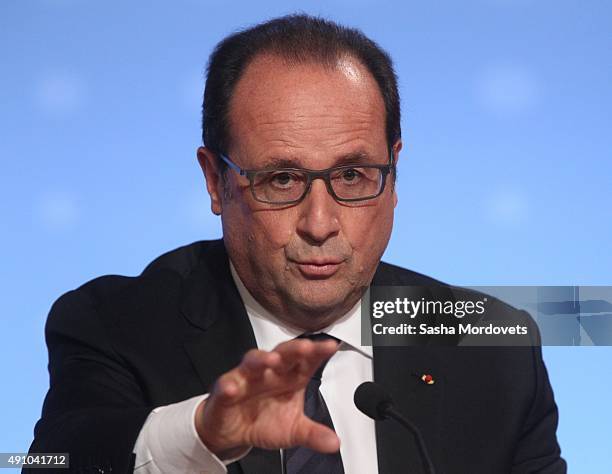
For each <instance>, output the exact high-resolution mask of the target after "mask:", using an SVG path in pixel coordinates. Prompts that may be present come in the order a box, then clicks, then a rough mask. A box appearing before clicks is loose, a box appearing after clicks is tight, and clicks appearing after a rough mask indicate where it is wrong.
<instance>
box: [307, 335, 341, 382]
mask: <svg viewBox="0 0 612 474" xmlns="http://www.w3.org/2000/svg"><path fill="white" fill-rule="evenodd" d="M296 339H310V340H311V341H315V342H322V341H329V340H330V339H333V340H334V341H336V342H337V343H340V342H341V341H340V339H338V338H337V337H334V336H330V335H329V334H326V333H324V332H320V333H317V334H300V335H299V336H298V337H297V338H296ZM328 362H329V359H327V360H325V361H323V363H322V364H321V365H320V366H319V368H318V369H317V370H316V372H315V373H314V374H312V379H313V380H315V381H316V382H317V383H318V384H320V383H321V376H322V375H323V370H325V366H326V365H327V363H328Z"/></svg>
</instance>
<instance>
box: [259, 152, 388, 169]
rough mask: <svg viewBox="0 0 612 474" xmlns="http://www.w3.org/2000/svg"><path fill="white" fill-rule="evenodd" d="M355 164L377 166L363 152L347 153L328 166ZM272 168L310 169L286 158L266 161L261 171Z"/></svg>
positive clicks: (274, 158) (297, 161) (297, 160)
mask: <svg viewBox="0 0 612 474" xmlns="http://www.w3.org/2000/svg"><path fill="white" fill-rule="evenodd" d="M356 164H362V165H363V164H377V163H374V160H372V158H371V156H370V154H368V153H366V152H365V151H355V152H351V153H347V154H345V155H342V156H339V157H338V158H336V160H335V162H334V164H333V165H332V166H330V168H333V167H336V166H342V165H356ZM272 168H301V169H310V168H305V167H304V166H302V163H301V160H299V159H295V160H294V159H288V158H280V157H273V158H270V159H269V160H267V161H266V163H265V165H264V166H263V168H262V169H272Z"/></svg>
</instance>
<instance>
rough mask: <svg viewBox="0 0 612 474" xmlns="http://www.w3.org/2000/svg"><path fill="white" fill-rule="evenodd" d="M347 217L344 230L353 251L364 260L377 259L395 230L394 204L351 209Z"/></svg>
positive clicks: (387, 203) (386, 203) (385, 202)
mask: <svg viewBox="0 0 612 474" xmlns="http://www.w3.org/2000/svg"><path fill="white" fill-rule="evenodd" d="M348 211H352V212H347V215H346V216H345V223H346V224H345V226H344V230H345V233H346V236H347V239H348V241H349V243H350V244H351V247H352V248H353V251H354V252H355V253H356V254H357V255H358V256H359V257H360V259H362V260H366V259H368V257H372V258H373V259H377V258H378V255H379V254H382V252H383V251H384V249H385V248H386V246H387V243H388V242H389V237H390V235H391V229H392V228H393V203H392V202H391V201H389V202H387V200H385V201H384V202H381V203H379V204H377V205H374V206H367V207H361V208H358V209H350V210H348Z"/></svg>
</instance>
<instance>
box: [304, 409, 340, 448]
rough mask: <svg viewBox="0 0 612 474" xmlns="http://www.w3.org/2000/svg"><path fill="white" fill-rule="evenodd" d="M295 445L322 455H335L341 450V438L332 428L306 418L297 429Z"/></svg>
mask: <svg viewBox="0 0 612 474" xmlns="http://www.w3.org/2000/svg"><path fill="white" fill-rule="evenodd" d="M295 444H296V445H299V446H305V447H307V448H310V449H312V450H314V451H318V452H320V453H335V452H337V451H338V450H339V449H340V438H338V435H337V434H336V432H335V431H334V430H332V429H331V428H329V427H327V426H325V425H323V424H321V423H317V422H315V421H313V420H311V419H310V418H308V417H306V416H304V418H303V419H301V420H300V422H299V423H298V425H297V428H296V433H295Z"/></svg>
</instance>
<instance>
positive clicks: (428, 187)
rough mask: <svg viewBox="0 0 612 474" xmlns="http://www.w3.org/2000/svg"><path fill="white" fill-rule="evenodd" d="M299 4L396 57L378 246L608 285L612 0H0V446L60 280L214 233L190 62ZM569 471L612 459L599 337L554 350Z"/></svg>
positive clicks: (21, 437) (488, 280)
mask: <svg viewBox="0 0 612 474" xmlns="http://www.w3.org/2000/svg"><path fill="white" fill-rule="evenodd" d="M294 11H306V12H309V13H317V14H322V15H325V16H328V17H331V18H333V19H336V20H339V21H341V22H343V23H346V24H349V25H353V26H357V27H360V28H362V29H363V30H364V31H365V32H366V34H368V35H369V36H371V37H372V38H374V39H375V40H377V41H378V42H379V43H380V44H381V45H382V46H383V47H384V48H386V49H387V50H388V51H389V52H390V53H391V55H392V57H393V58H394V60H395V63H396V66H397V72H398V74H399V78H400V86H401V95H402V100H403V110H402V112H403V121H402V126H403V136H404V150H403V152H402V155H401V163H400V168H399V198H400V202H399V205H398V207H397V220H396V226H395V229H394V234H393V237H392V241H391V243H390V245H389V248H388V250H387V253H386V256H385V257H386V260H387V261H391V262H393V263H396V264H399V265H402V266H405V267H409V268H411V269H414V270H417V271H420V272H423V273H426V274H429V275H432V276H434V277H436V278H439V279H442V280H445V281H448V282H450V283H454V284H458V285H502V284H505V285H596V284H600V285H604V284H612V278H611V275H612V270H611V269H612V252H611V247H612V246H611V245H610V236H611V233H612V206H611V203H612V191H611V189H612V164H611V163H612V161H611V158H612V156H611V150H612V134H611V133H610V132H611V130H612V119H611V114H610V110H611V109H612V94H611V91H612V88H611V84H612V82H611V79H612V77H611V76H612V61H610V46H611V42H610V38H611V37H610V31H611V30H612V3H610V2H608V1H606V0H601V1H597V0H582V1H578V0H575V1H563V0H556V1H553V0H540V1H536V0H471V1H468V0H464V1H461V2H457V1H451V0H448V1H442V0H440V1H437V2H422V1H384V0H382V1H381V0H376V1H374V0H371V1H369V0H326V1H320V2H317V1H311V2H295V1H287V0H284V1H270V2H265V3H262V2H248V1H234V2H232V3H231V5H230V4H229V3H227V2H222V1H212V2H205V1H197V0H183V1H172V2H152V1H133V2H119V1H108V0H106V1H103V2H102V1H77V0H38V1H36V0H29V1H19V0H4V1H2V3H1V4H0V58H2V59H1V61H0V68H1V72H2V73H1V74H0V136H1V139H0V160H1V168H0V180H1V182H0V212H1V216H2V221H1V222H2V232H1V233H0V249H1V250H0V252H1V255H0V257H1V260H0V262H1V268H2V271H1V273H0V288H1V290H0V291H1V297H0V315H1V317H2V331H1V333H0V369H1V370H0V374H1V375H2V387H3V389H2V391H1V394H0V426H1V429H0V431H1V432H0V451H4V452H6V451H25V450H27V448H28V446H29V444H30V441H31V438H32V428H33V425H34V423H35V421H36V419H37V418H38V416H39V413H40V407H41V403H42V399H43V396H44V393H45V391H46V388H47V383H48V376H47V372H46V357H47V356H46V349H45V346H44V341H43V325H44V321H45V318H46V315H47V312H48V309H49V307H50V305H51V303H52V302H53V301H54V299H55V298H57V297H58V296H59V295H60V294H61V293H63V292H65V291H67V290H69V289H72V288H74V287H76V286H78V285H80V284H81V283H83V282H84V281H86V280H88V279H90V278H93V277H95V276H98V275H101V274H105V273H122V274H129V275H134V274H137V273H139V272H140V271H141V270H142V269H143V268H144V266H145V265H146V263H147V262H149V261H150V260H151V259H152V258H153V257H155V256H156V255H158V254H160V253H162V252H164V251H166V250H169V249H171V248H174V247H176V246H179V245H182V244H185V243H188V242H191V241H194V240H198V239H202V238H214V237H218V236H220V225H219V220H218V218H216V217H214V216H213V215H212V214H211V213H210V211H209V201H208V197H207V195H206V193H205V189H204V187H203V179H202V176H201V173H200V171H199V168H198V166H197V162H196V159H195V149H196V147H197V146H198V145H199V143H200V140H199V136H200V130H199V112H200V110H199V107H200V100H201V90H202V84H203V80H202V77H203V70H204V66H205V63H206V59H207V57H208V54H209V53H210V51H211V48H212V47H213V45H214V44H215V43H216V42H217V41H218V40H220V39H221V38H222V37H223V36H224V35H226V34H227V33H229V32H231V31H233V30H234V29H236V28H239V27H241V26H245V25H249V24H252V23H254V22H258V21H261V20H263V19H266V18H269V17H271V16H276V15H279V14H284V13H290V12H294ZM544 355H545V360H546V362H547V364H548V368H549V372H550V377H551V379H552V383H553V386H554V388H555V392H556V397H557V402H558V405H559V408H560V415H561V421H560V427H559V437H560V442H561V445H562V450H563V455H564V456H565V457H566V458H567V460H568V462H569V464H570V467H571V472H574V473H589V474H591V473H609V472H612V457H611V456H612V455H611V450H610V446H609V443H610V433H611V429H610V426H612V412H611V410H610V409H609V399H610V397H611V396H612V383H611V382H610V376H609V374H610V372H611V371H612V349H611V348H609V347H600V348H571V347H562V348H545V350H544Z"/></svg>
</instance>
